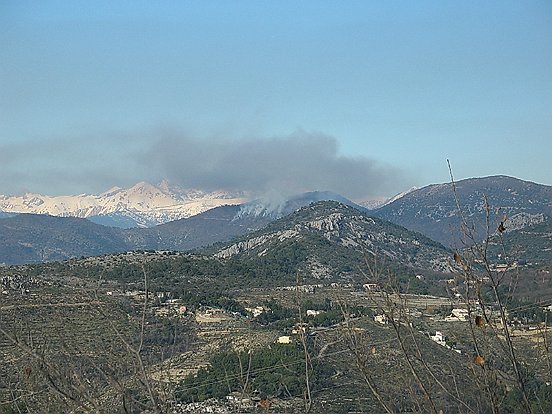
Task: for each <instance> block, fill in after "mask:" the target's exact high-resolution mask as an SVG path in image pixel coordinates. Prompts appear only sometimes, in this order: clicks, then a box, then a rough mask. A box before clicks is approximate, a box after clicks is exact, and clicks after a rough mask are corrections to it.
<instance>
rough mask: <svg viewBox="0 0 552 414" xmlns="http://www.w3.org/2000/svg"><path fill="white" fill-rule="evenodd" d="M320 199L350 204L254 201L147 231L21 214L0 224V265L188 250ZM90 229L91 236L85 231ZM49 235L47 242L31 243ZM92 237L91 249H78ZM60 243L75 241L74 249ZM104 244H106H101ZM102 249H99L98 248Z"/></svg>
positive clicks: (306, 199) (305, 198)
mask: <svg viewBox="0 0 552 414" xmlns="http://www.w3.org/2000/svg"><path fill="white" fill-rule="evenodd" d="M324 197H334V198H339V199H341V200H344V201H345V202H348V203H349V204H353V203H352V202H351V201H349V200H346V199H344V198H343V197H340V196H338V195H333V194H330V193H318V192H316V193H306V194H303V195H299V196H295V197H291V198H290V199H288V200H285V201H284V202H282V203H279V204H272V205H270V204H267V203H266V202H264V201H261V200H257V201H254V202H250V203H247V204H244V205H226V206H219V207H216V208H213V209H210V210H207V211H205V212H203V213H200V214H197V215H195V216H192V217H189V218H184V219H180V220H175V221H172V222H169V223H166V224H162V225H158V226H155V227H151V228H131V229H118V228H111V227H106V226H101V225H98V224H95V223H92V222H90V221H87V220H83V219H81V220H69V219H68V218H67V220H63V219H64V218H59V217H58V218H57V219H58V220H54V217H51V216H41V215H27V214H21V215H19V216H17V218H16V217H11V218H10V217H8V218H0V237H1V238H2V239H3V240H4V245H3V247H2V248H0V263H9V264H14V263H28V262H40V261H43V260H46V261H50V260H61V259H66V258H70V257H75V256H83V255H85V256H86V255H93V254H103V253H111V252H115V251H125V250H135V249H143V250H180V251H183V250H190V249H195V248H198V247H203V246H207V245H210V244H213V243H217V242H224V241H228V240H231V239H233V238H235V237H238V236H242V235H244V234H246V233H249V232H251V231H254V230H257V229H260V228H262V227H264V226H266V225H267V224H268V223H270V222H271V221H273V220H275V219H277V218H279V217H281V216H283V215H286V214H289V213H291V212H293V211H295V210H296V209H298V208H300V207H302V206H304V205H308V204H309V203H311V202H312V201H316V200H319V199H321V198H324ZM91 229H93V231H92V230H91ZM48 232H50V233H51V234H52V236H51V238H49V239H47V238H45V237H44V238H38V239H36V238H35V237H34V235H35V234H37V233H38V234H44V235H46V234H48ZM92 233H93V234H96V235H97V243H96V245H95V248H94V249H92V250H90V249H88V247H87V248H83V243H84V245H85V246H89V245H90V243H91V242H92V241H93V240H92V239H90V240H89V237H90V235H91V234H92ZM66 239H68V240H75V241H78V242H77V243H75V244H74V245H71V244H68V243H66ZM105 240H110V242H109V243H107V242H106V243H104V241H105ZM102 246H103V247H102Z"/></svg>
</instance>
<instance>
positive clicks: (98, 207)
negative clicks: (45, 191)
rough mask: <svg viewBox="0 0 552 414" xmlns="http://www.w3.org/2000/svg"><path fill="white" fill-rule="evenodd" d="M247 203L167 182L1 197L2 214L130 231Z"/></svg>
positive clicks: (241, 196) (241, 198) (243, 198)
mask: <svg viewBox="0 0 552 414" xmlns="http://www.w3.org/2000/svg"><path fill="white" fill-rule="evenodd" d="M246 201H248V198H247V197H246V195H244V194H231V193H228V192H223V191H217V192H203V191H198V190H189V189H183V188H181V187H178V186H172V185H170V184H169V183H168V182H166V181H163V182H161V183H160V184H159V185H157V186H154V185H152V184H149V183H146V182H140V183H138V184H136V185H134V186H133V187H130V188H126V189H125V188H119V187H114V188H112V189H110V190H108V191H106V192H105V193H102V194H99V195H87V194H81V195H75V196H45V195H39V194H25V195H22V196H2V195H0V212H4V213H31V214H48V215H52V216H59V217H80V218H88V219H90V220H91V221H93V222H96V223H98V224H104V225H108V226H113V227H123V228H130V227H150V226H154V225H157V224H162V223H167V222H169V221H173V220H178V219H181V218H186V217H191V216H194V215H197V214H199V213H202V212H204V211H206V210H209V209H212V208H214V207H217V206H220V205H225V204H241V203H244V202H246Z"/></svg>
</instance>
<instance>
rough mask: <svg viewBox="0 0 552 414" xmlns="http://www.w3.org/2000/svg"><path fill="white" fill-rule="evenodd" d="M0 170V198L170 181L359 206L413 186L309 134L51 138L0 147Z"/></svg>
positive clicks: (322, 137) (398, 175)
mask: <svg viewBox="0 0 552 414" xmlns="http://www.w3.org/2000/svg"><path fill="white" fill-rule="evenodd" d="M0 164H1V166H2V174H0V194H14V193H21V192H23V191H31V192H38V193H42V194H50V195H60V194H78V193H100V192H103V191H105V190H107V189H108V188H110V187H112V186H115V185H117V186H121V187H126V186H130V185H133V184H135V183H137V182H138V181H149V182H152V183H158V182H160V181H161V180H163V179H168V180H169V182H170V183H172V184H176V185H179V186H181V187H183V188H195V189H201V190H228V191H242V192H247V193H250V194H251V195H254V196H265V197H266V196H270V197H271V198H274V197H285V196H288V195H291V194H295V193H300V192H304V191H313V190H329V191H334V192H336V193H339V194H342V195H344V196H346V197H349V198H352V199H357V200H358V199H362V198H369V197H373V196H380V195H393V194H395V193H397V192H399V191H402V190H403V189H404V188H405V185H408V184H409V183H408V182H407V181H408V180H405V174H404V173H403V171H402V170H401V169H399V168H396V167H392V166H389V165H385V164H383V163H380V162H377V161H376V160H374V159H370V158H368V157H365V156H346V155H342V154H340V152H339V146H338V141H337V140H336V139H335V138H333V137H330V136H327V135H324V134H322V133H309V132H305V131H298V132H295V133H293V134H290V135H288V136H284V137H273V138H241V139H235V138H234V139H229V138H226V137H222V136H218V137H209V138H201V139H200V138H197V137H196V136H195V135H192V134H185V133H183V132H181V131H178V130H157V131H154V132H150V133H144V134H102V135H101V136H88V135H87V136H84V135H81V136H77V137H72V138H67V137H63V138H51V139H47V140H46V139H44V140H40V141H38V140H37V141H27V142H15V143H11V144H6V143H5V144H0ZM405 183H406V184H405Z"/></svg>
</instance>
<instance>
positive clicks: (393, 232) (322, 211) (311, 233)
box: [215, 201, 450, 275]
mask: <svg viewBox="0 0 552 414" xmlns="http://www.w3.org/2000/svg"><path fill="white" fill-rule="evenodd" d="M290 246H293V248H292V249H291V250H294V251H295V253H296V254H300V252H304V253H306V255H307V256H308V258H307V257H306V258H305V260H306V263H308V266H309V268H310V271H312V272H314V273H316V272H319V273H321V274H322V275H323V274H329V273H332V272H334V271H335V270H336V269H335V266H336V264H337V262H338V261H339V258H340V257H341V258H344V257H348V256H351V255H352V254H353V255H354V256H355V259H354V260H353V261H346V263H342V264H345V266H346V267H347V266H350V265H351V263H357V264H360V263H362V259H361V258H362V257H370V258H372V257H377V259H378V260H379V261H380V262H382V263H383V262H387V263H401V264H404V265H409V266H412V267H417V268H425V269H432V270H436V271H446V270H447V269H448V257H449V256H450V254H449V252H448V251H447V250H446V249H445V248H444V247H443V246H442V245H440V244H439V243H436V242H434V241H433V240H430V239H428V238H427V237H425V236H423V235H421V234H419V233H414V232H412V231H409V230H407V229H405V228H404V227H401V226H397V225H395V224H392V223H389V222H387V221H384V220H381V219H379V218H376V217H370V216H369V215H368V214H367V213H365V212H361V211H359V210H357V209H355V208H352V207H349V206H346V205H343V204H340V203H337V202H333V201H322V202H318V203H313V204H311V205H309V206H307V207H304V208H302V209H300V210H298V211H296V212H295V213H292V214H290V215H289V216H286V217H284V218H282V219H280V220H277V221H275V222H273V223H271V224H269V225H268V226H267V227H265V228H264V229H262V230H260V231H257V232H254V233H252V234H249V235H247V236H246V237H244V238H242V239H240V240H237V241H236V242H234V243H231V244H230V245H227V246H224V247H220V248H218V250H217V251H216V252H215V255H216V256H217V257H220V258H229V257H233V256H250V257H255V256H256V257H263V256H270V255H272V254H277V253H278V252H279V251H281V250H282V249H284V248H290ZM330 258H331V259H330ZM359 260H360V261H359Z"/></svg>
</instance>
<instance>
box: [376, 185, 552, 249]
mask: <svg viewBox="0 0 552 414" xmlns="http://www.w3.org/2000/svg"><path fill="white" fill-rule="evenodd" d="M456 194H457V196H458V200H459V204H460V207H461V210H462V214H463V215H464V217H465V219H466V222H467V223H468V225H469V226H470V227H472V228H473V236H474V239H475V240H476V241H479V240H481V239H482V238H483V237H484V236H485V234H486V215H487V211H488V213H489V223H490V232H491V234H492V233H494V232H495V231H496V229H497V227H498V225H499V223H500V221H501V220H502V217H503V215H504V214H506V216H507V218H508V219H507V222H506V228H507V231H510V230H515V229H519V228H522V227H525V226H527V225H532V224H537V223H539V222H542V221H544V219H545V217H546V216H548V217H552V187H551V186H548V185H542V184H536V183H532V182H529V181H523V180H519V179H517V178H512V177H507V176H493V177H485V178H471V179H466V180H461V181H458V182H457V183H456ZM487 206H488V208H487ZM458 213H459V212H458V208H457V206H456V201H455V193H454V190H453V187H452V184H450V183H447V184H435V185H429V186H427V187H423V188H420V189H417V190H414V191H411V192H408V193H407V194H405V195H404V196H402V197H400V198H398V199H396V200H395V201H393V202H391V203H389V204H387V205H385V206H383V207H381V208H379V209H377V210H375V211H374V212H373V214H374V215H376V216H378V217H381V218H383V219H385V220H389V221H391V222H393V223H396V224H400V225H401V226H404V227H406V228H408V229H410V230H414V231H418V232H420V233H423V234H425V235H426V236H428V237H430V238H431V239H433V240H437V241H439V242H441V243H443V244H445V245H448V246H453V245H454V246H459V247H460V246H462V240H463V241H464V242H468V243H469V242H470V240H469V239H468V238H466V235H465V234H464V233H465V232H464V231H463V230H462V228H461V220H460V218H459V214H458Z"/></svg>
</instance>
